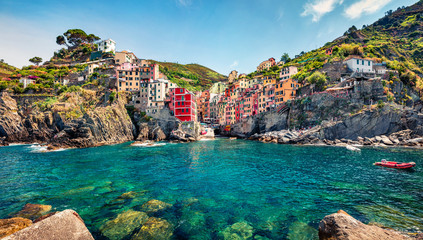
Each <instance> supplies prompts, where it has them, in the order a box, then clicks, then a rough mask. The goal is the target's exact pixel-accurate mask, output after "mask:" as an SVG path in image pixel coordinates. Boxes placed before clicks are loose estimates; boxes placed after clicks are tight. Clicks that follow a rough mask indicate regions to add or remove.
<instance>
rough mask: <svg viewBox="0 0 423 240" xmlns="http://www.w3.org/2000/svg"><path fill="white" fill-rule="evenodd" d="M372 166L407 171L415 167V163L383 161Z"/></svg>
mask: <svg viewBox="0 0 423 240" xmlns="http://www.w3.org/2000/svg"><path fill="white" fill-rule="evenodd" d="M374 165H376V166H382V167H388V168H397V169H409V168H412V167H415V166H416V163H415V162H409V163H400V162H388V161H386V160H385V159H384V160H382V161H381V162H377V163H375V164H374Z"/></svg>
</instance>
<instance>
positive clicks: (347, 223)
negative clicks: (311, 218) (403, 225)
mask: <svg viewBox="0 0 423 240" xmlns="http://www.w3.org/2000/svg"><path fill="white" fill-rule="evenodd" d="M319 239H321V240H333V239H339V240H401V239H410V238H409V237H408V236H405V235H402V234H401V233H399V232H396V231H394V230H388V229H383V228H380V227H377V226H372V225H366V224H364V223H362V222H360V221H358V220H356V219H355V218H353V217H351V216H350V215H349V214H347V213H346V212H344V211H342V210H340V211H338V212H337V213H334V214H331V215H328V216H326V217H325V218H323V220H322V221H320V224H319Z"/></svg>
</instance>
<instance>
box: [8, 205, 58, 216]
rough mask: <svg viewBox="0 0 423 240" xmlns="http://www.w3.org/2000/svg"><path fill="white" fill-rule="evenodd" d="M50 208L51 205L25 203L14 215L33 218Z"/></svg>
mask: <svg viewBox="0 0 423 240" xmlns="http://www.w3.org/2000/svg"><path fill="white" fill-rule="evenodd" d="M50 210H51V205H42V204H31V203H27V204H25V206H24V207H23V208H22V210H20V211H19V212H18V213H16V214H14V215H13V216H14V217H22V218H28V219H31V220H35V219H37V218H39V217H41V216H42V215H44V214H46V213H48V212H49V211H50Z"/></svg>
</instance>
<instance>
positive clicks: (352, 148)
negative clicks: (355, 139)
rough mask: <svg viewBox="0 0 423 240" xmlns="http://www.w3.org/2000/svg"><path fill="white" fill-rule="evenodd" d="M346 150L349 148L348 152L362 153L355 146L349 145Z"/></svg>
mask: <svg viewBox="0 0 423 240" xmlns="http://www.w3.org/2000/svg"><path fill="white" fill-rule="evenodd" d="M346 148H347V149H348V150H350V151H354V152H360V151H361V149H360V148H357V147H354V146H351V145H347V146H346Z"/></svg>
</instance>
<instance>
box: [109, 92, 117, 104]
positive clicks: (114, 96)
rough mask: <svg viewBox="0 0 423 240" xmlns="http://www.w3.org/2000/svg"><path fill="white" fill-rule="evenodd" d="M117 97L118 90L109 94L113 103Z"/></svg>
mask: <svg viewBox="0 0 423 240" xmlns="http://www.w3.org/2000/svg"><path fill="white" fill-rule="evenodd" d="M115 99H116V92H112V93H110V95H109V102H110V103H113V102H114V101H115Z"/></svg>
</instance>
